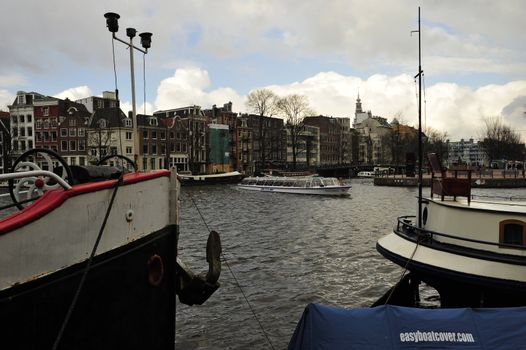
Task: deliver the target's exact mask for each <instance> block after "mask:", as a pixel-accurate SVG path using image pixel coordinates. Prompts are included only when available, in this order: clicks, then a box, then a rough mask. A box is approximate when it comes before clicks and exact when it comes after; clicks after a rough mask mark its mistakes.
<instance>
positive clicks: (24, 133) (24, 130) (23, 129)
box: [20, 128, 26, 136]
mask: <svg viewBox="0 0 526 350" xmlns="http://www.w3.org/2000/svg"><path fill="white" fill-rule="evenodd" d="M20 136H26V129H25V128H20Z"/></svg>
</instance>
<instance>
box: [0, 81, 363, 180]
mask: <svg viewBox="0 0 526 350" xmlns="http://www.w3.org/2000/svg"><path fill="white" fill-rule="evenodd" d="M8 107H9V113H5V112H3V113H1V114H0V121H1V123H0V124H1V125H0V134H1V135H0V136H1V137H2V146H1V149H0V151H1V154H2V155H1V157H0V158H1V159H0V171H1V172H5V171H6V169H7V168H9V167H10V164H11V163H12V161H13V160H14V159H16V158H17V157H18V156H20V155H21V154H22V153H23V152H25V151H27V150H29V149H32V148H45V149H51V150H53V151H55V152H57V153H58V154H60V155H61V156H62V157H63V158H64V159H65V160H66V162H67V163H68V164H70V165H89V164H96V163H97V162H98V161H99V160H100V159H101V158H103V157H105V156H107V155H111V154H120V155H124V156H126V157H128V158H131V159H132V158H133V157H134V154H135V153H134V152H133V147H134V137H138V138H139V142H138V147H139V151H138V152H137V153H138V157H137V159H135V161H136V163H137V165H138V167H139V169H140V170H143V171H149V170H154V169H160V168H167V167H172V166H176V167H177V168H178V170H179V171H185V172H192V173H194V174H203V173H218V172H228V171H233V170H238V171H240V172H243V173H245V174H253V173H255V172H259V171H262V170H265V169H268V168H291V166H292V160H293V158H296V169H301V168H307V167H320V166H332V165H337V164H350V163H352V162H356V160H357V159H358V157H359V156H358V150H359V147H358V137H355V136H356V131H354V132H353V130H354V129H351V128H350V119H349V118H333V117H325V116H312V117H306V118H305V119H304V128H303V129H302V131H301V132H300V135H299V137H298V138H297V139H298V141H297V142H298V146H297V151H296V157H293V155H292V147H291V144H290V141H288V140H290V135H288V132H287V128H286V127H285V122H284V120H283V119H280V118H272V117H266V116H258V115H253V114H240V113H236V112H233V111H232V103H231V102H229V103H226V104H224V105H223V107H216V106H215V105H214V106H213V107H212V108H211V109H201V107H199V106H188V107H182V108H174V109H169V110H162V111H156V112H154V113H153V115H143V114H138V115H137V130H138V132H137V134H138V135H134V132H133V124H132V120H133V119H132V118H131V115H126V114H125V113H124V112H122V110H121V109H120V108H119V104H118V101H117V99H116V98H115V94H114V93H113V92H104V93H103V95H102V97H98V96H92V97H88V98H84V99H80V100H76V101H71V100H69V99H65V100H62V99H58V98H55V97H50V96H45V95H42V94H39V93H36V92H23V91H19V92H18V93H17V96H16V99H15V101H14V102H13V104H12V105H10V106H8ZM353 143H354V146H353ZM353 151H354V152H353Z"/></svg>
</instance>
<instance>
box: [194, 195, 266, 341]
mask: <svg viewBox="0 0 526 350" xmlns="http://www.w3.org/2000/svg"><path fill="white" fill-rule="evenodd" d="M187 195H188V197H189V198H190V200H191V201H192V203H193V204H194V207H195V209H196V210H197V212H198V213H199V216H200V217H201V220H202V221H203V223H204V224H205V226H206V229H207V230H208V232H210V227H208V224H207V223H206V220H205V218H204V216H203V214H202V213H201V210H199V207H198V206H197V203H196V202H195V201H194V198H193V197H192V196H191V195H190V194H189V193H187ZM221 256H222V258H223V261H224V262H225V264H226V266H227V268H228V271H230V274H231V275H232V277H233V278H234V281H235V284H236V286H237V287H238V288H239V290H240V292H241V294H242V295H243V298H244V299H245V302H246V303H247V305H248V307H249V309H250V311H251V312H252V315H253V316H254V318H255V319H256V321H257V323H258V324H259V328H260V329H261V332H262V333H263V335H264V336H265V338H266V339H267V342H268V344H269V345H270V348H271V349H272V350H274V345H272V342H271V341H270V338H269V336H268V334H267V333H266V332H265V329H264V328H263V324H261V321H260V320H259V318H258V316H257V314H256V311H255V310H254V308H253V307H252V304H250V302H249V301H248V298H247V296H246V294H245V292H244V291H243V288H242V287H241V284H240V283H239V281H238V280H237V278H236V275H235V274H234V271H232V268H231V267H230V264H229V263H228V260H227V258H226V256H225V254H224V253H223V252H221Z"/></svg>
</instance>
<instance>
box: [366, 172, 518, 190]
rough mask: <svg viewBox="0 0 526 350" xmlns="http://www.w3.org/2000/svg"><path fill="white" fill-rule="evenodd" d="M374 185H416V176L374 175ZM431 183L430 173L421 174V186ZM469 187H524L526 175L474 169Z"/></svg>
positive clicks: (462, 174) (459, 175) (462, 176)
mask: <svg viewBox="0 0 526 350" xmlns="http://www.w3.org/2000/svg"><path fill="white" fill-rule="evenodd" d="M447 176H450V177H453V176H454V171H448V175H447ZM457 176H458V177H459V178H466V177H467V174H466V172H465V171H463V172H460V173H459V174H458V175H457ZM374 185H375V186H400V187H416V186H418V176H414V177H410V176H405V175H381V174H380V175H378V176H375V177H374ZM430 185H431V174H423V175H422V186H425V187H429V186H430ZM471 187H473V188H521V187H526V175H525V173H524V172H523V171H505V170H487V171H478V172H477V171H474V172H473V173H472V175H471Z"/></svg>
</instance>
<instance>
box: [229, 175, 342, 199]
mask: <svg viewBox="0 0 526 350" xmlns="http://www.w3.org/2000/svg"><path fill="white" fill-rule="evenodd" d="M238 187H239V188H242V189H245V190H253V191H264V192H280V193H296V194H317V195H329V196H345V195H348V194H349V189H350V188H351V185H349V184H342V183H341V182H340V181H339V180H338V179H337V178H335V177H320V176H304V177H303V176H302V177H278V176H267V177H247V178H245V179H243V181H241V183H240V184H238Z"/></svg>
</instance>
